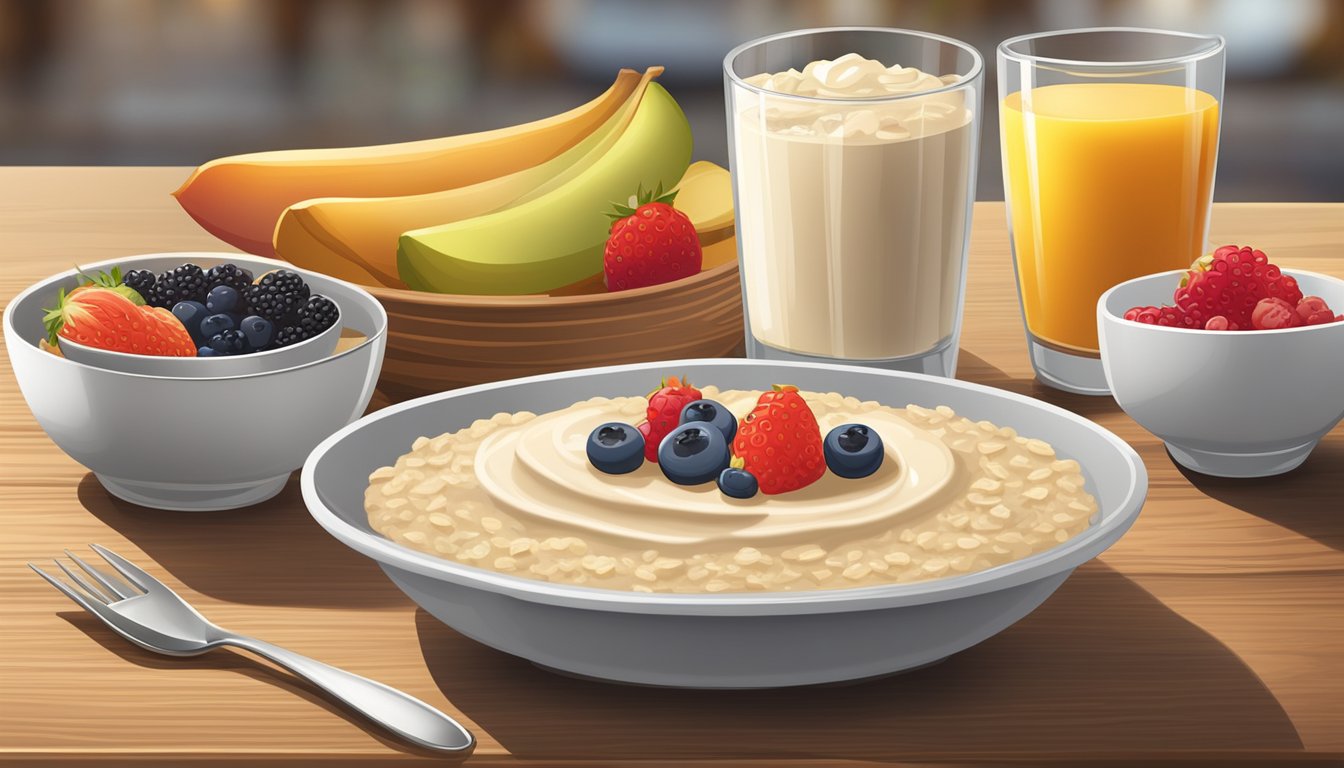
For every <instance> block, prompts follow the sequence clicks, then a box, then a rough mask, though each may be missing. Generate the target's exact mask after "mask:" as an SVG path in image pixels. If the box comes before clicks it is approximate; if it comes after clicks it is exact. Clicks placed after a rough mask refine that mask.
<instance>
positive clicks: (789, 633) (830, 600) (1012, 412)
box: [303, 360, 1147, 688]
mask: <svg viewBox="0 0 1344 768" xmlns="http://www.w3.org/2000/svg"><path fill="white" fill-rule="evenodd" d="M674 372H675V373H677V374H681V375H683V376H684V377H685V378H686V379H689V380H690V381H694V382H696V383H697V384H700V385H701V392H702V394H703V396H704V397H705V398H706V399H712V400H715V401H717V402H719V403H722V404H723V406H725V407H726V408H727V410H729V411H731V412H732V414H733V416H734V417H735V418H737V419H739V420H740V422H739V423H746V421H745V418H746V414H747V413H748V412H750V411H751V410H752V408H753V405H754V404H755V403H756V402H757V400H758V398H759V397H760V393H761V390H769V389H770V384H772V383H778V382H788V383H789V384H792V385H795V386H796V387H797V388H798V390H799V391H798V393H797V394H798V396H799V397H800V398H801V399H802V401H803V402H805V404H806V407H807V408H808V410H809V411H810V412H811V413H812V415H813V416H814V417H815V420H816V423H817V425H818V426H819V428H820V430H821V432H822V433H823V434H824V433H825V432H826V431H827V430H828V429H831V428H833V427H836V426H838V425H841V424H845V423H854V422H859V423H863V424H865V425H867V426H868V427H869V428H871V429H872V430H873V431H874V432H875V433H876V434H878V435H880V436H881V440H882V445H883V447H884V450H885V458H884V460H883V461H882V463H881V466H880V467H879V468H878V469H877V470H876V471H874V472H872V473H871V474H869V475H867V476H865V477H860V478H856V479H850V478H845V477H839V476H836V475H834V474H832V473H829V472H828V473H825V474H823V475H822V476H821V477H820V478H819V479H817V480H816V481H815V482H813V483H811V484H809V485H807V486H806V487H804V488H801V489H799V490H796V491H792V492H789V493H778V494H758V495H755V496H752V497H751V498H746V499H738V498H730V497H728V496H726V495H725V494H724V493H722V492H720V491H719V489H718V488H717V487H716V486H715V484H714V483H712V482H711V483H707V484H700V485H680V484H677V483H673V482H669V479H668V477H669V476H665V475H666V474H667V473H666V471H665V470H664V469H662V468H661V467H660V466H658V465H656V464H652V463H651V462H645V463H644V464H643V465H642V466H639V467H638V468H636V469H634V470H633V471H630V472H628V473H624V474H616V475H613V474H606V473H605V472H602V471H598V470H597V469H596V468H595V467H594V466H592V465H591V464H590V463H589V462H588V461H587V459H586V458H585V453H584V443H585V440H586V439H587V438H588V437H589V434H590V432H592V430H593V429H594V427H596V426H598V425H600V424H604V423H610V422H626V423H629V424H631V425H638V424H639V422H640V421H641V420H642V419H643V416H644V411H645V409H646V408H647V406H648V400H647V399H646V396H645V395H644V394H642V393H648V392H649V391H650V389H654V388H656V385H657V383H658V381H659V380H660V378H661V377H663V376H665V375H666V374H669V373H674ZM650 382H652V383H653V386H651V385H650ZM1146 489H1147V479H1146V472H1145V471H1144V467H1143V464H1142V462H1141V461H1140V460H1139V458H1138V456H1137V455H1136V454H1135V453H1134V451H1133V450H1132V449H1131V448H1130V447H1129V446H1128V445H1126V444H1125V443H1124V442H1123V441H1121V440H1119V439H1118V438H1117V437H1115V436H1114V435H1112V434H1111V433H1109V432H1107V431H1106V430H1104V429H1102V428H1100V427H1098V426H1096V425H1095V424H1092V423H1091V422H1089V421H1087V420H1085V419H1082V418H1080V417H1078V416H1076V415H1074V414H1072V413H1069V412H1067V411H1063V410H1062V409H1058V408H1055V407H1053V406H1050V405H1048V404H1045V403H1041V402H1039V401H1036V400H1033V399H1031V398H1027V397H1023V396H1020V395H1015V394H1012V393H1008V392H1003V391H1000V390H996V389H991V388H988V387H982V386H978V385H974V384H968V383H964V382H958V381H952V380H946V379H942V378H936V377H929V376H923V375H918V374H906V373H897V372H888V371H880V370H873V369H867V368H857V367H849V366H836V365H816V364H794V363H772V362H765V361H754V360H689V361H676V362H667V363H646V364H637V365H627V366H617V367H612V368H600V369H592V370H588V371H577V372H569V373H560V374H550V375H546V376H540V377H533V378H528V379H519V380H515V381H510V382H501V383H497V384H489V385H483V386H479V387H471V388H467V389H462V390H456V391H454V392H450V393H444V394H440V395H433V396H430V397H426V398H421V399H419V400H415V401H411V402H408V403H404V404H401V405H398V406H394V407H392V408H388V409H384V410H383V411H380V412H378V413H376V414H373V415H371V416H369V417H366V418H365V419H362V420H361V421H359V422H356V423H355V424H353V425H351V426H350V427H347V428H346V429H343V430H341V431H340V432H337V433H336V434H335V435H333V436H332V437H331V438H329V439H328V440H327V441H325V442H324V443H323V444H322V445H320V446H319V447H318V448H317V449H316V450H315V451H314V453H313V454H312V456H310V457H309V460H308V462H307V463H306V464H305V467H304V472H303V492H304V498H305V501H306V503H307V504H308V507H309V509H310V511H311V512H312V514H313V516H314V518H315V519H316V520H317V521H318V523H319V524H321V525H322V526H323V527H324V528H325V529H326V530H327V531H329V532H330V533H331V534H332V535H334V536H335V537H336V538H337V539H339V540H340V541H342V542H343V543H345V544H346V545H348V546H350V547H352V548H353V549H355V550H357V551H359V552H361V553H363V554H365V555H366V556H369V557H372V558H373V559H375V560H376V561H377V562H378V563H379V564H380V566H381V567H382V568H383V570H384V571H385V572H386V573H387V574H388V576H389V577H390V578H391V579H392V580H393V581H394V582H395V583H396V584H397V585H398V586H399V587H400V588H401V589H402V590H403V591H405V592H406V593H407V594H408V595H409V596H410V597H411V598H412V599H413V600H415V601H416V602H417V603H418V604H419V605H421V606H422V607H423V608H425V610H426V611H428V612H429V613H430V614H432V615H434V616H435V617H437V618H438V619H439V620H441V621H444V622H445V623H447V624H449V625H450V626H452V627H454V628H455V629H457V630H458V631H461V632H462V633H463V634H466V635H468V636H469V637H472V638H474V639H476V640H478V641H480V642H483V643H486V644H487V645H491V646H493V647H495V648H498V649H500V650H504V651H506V652H508V653H512V654H515V655H518V656H522V657H524V658H527V659H529V660H531V661H533V662H534V663H536V664H538V665H541V666H543V667H548V668H552V669H558V670H562V671H565V672H568V673H572V674H579V675H585V676H590V677H596V678H602V679H608V680H616V681H622V682H632V683H641V684H652V685H669V686H685V687H710V688H713V687H722V688H750V687H776V686H787V685H802V684H811V683H824V682H834V681H839V680H851V679H859V678H865V677H872V676H876V675H882V674H888V673H892V672H897V671H900V670H903V669H910V668H914V667H918V666H923V665H926V664H930V663H933V662H935V661H938V660H940V659H942V658H945V657H946V656H948V655H950V654H952V653H955V652H957V651H960V650H963V649H965V648H967V647H970V646H971V645H974V644H976V643H978V642H980V641H982V640H984V639H986V638H988V637H990V636H992V635H994V634H995V633H997V632H999V631H1001V630H1003V629H1004V628H1006V627H1008V626H1010V625H1011V624H1012V623H1013V622H1015V621H1017V620H1018V619H1020V618H1022V617H1023V616H1025V615H1026V614H1028V613H1029V612H1031V611H1032V610H1033V609H1034V608H1035V607H1036V606H1038V605H1039V604H1040V603H1041V602H1042V601H1044V600H1045V599H1046V598H1048V597H1049V595H1050V594H1051V593H1052V592H1053V591H1054V590H1055V589H1056V588H1057V587H1058V586H1059V585H1060V584H1061V583H1062V582H1063V581H1064V580H1065V579H1066V578H1067V577H1068V576H1069V574H1070V573H1072V571H1073V569H1074V568H1076V567H1077V566H1078V565H1080V564H1081V563H1083V562H1086V561H1087V560H1089V559H1091V558H1093V557H1095V556H1096V555H1097V554H1099V553H1100V552H1102V551H1103V550H1105V549H1106V548H1107V547H1108V546H1110V545H1111V544H1112V543H1114V542H1115V541H1116V540H1117V539H1118V538H1119V537H1120V536H1121V535H1122V534H1123V533H1124V532H1125V530H1127V529H1128V527H1129V526H1130V525H1131V524H1132V522H1133V520H1134V518H1135V517H1136V516H1137V514H1138V511H1139V508H1140V507H1141V505H1142V502H1143V498H1144V495H1145V493H1146ZM782 638H784V639H787V642H783V641H781V639H782Z"/></svg>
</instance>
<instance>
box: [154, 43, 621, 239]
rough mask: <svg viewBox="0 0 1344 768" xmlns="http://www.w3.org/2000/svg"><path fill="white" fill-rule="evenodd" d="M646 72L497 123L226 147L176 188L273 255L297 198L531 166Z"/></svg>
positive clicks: (362, 193)
mask: <svg viewBox="0 0 1344 768" xmlns="http://www.w3.org/2000/svg"><path fill="white" fill-rule="evenodd" d="M639 81H640V75H639V74H638V73H637V72H634V71H633V70H627V69H623V70H621V71H620V73H619V74H618V75H617V76H616V81H615V82H613V83H612V85H611V87H610V88H608V89H607V91H606V92H605V93H603V94H602V95H601V96H599V97H597V98H596V99H594V100H592V101H590V102H588V103H587V104H584V105H582V106H579V107H576V108H574V109H572V110H570V111H568V112H565V113H563V114H559V115H555V116H553V117H549V118H546V119H543V120H537V121H535V122H532V123H526V124H524V125H516V126H510V127H507V128H499V129H496V130H492V131H483V132H480V133H472V134H465V135H461V136H450V137H446V138H438V139H425V140H422V141H411V142H405V143H400V144H384V145H379V146H372V147H353V148H344V149H299V150H289V151H279V152H258V153H254V154H247V155H236V156H233V157H224V158H220V159H218V160H212V161H210V162H208V163H206V164H205V165H202V166H201V167H200V168H197V169H196V171H195V172H194V173H192V174H191V176H190V178H188V179H187V180H186V182H185V183H183V185H182V186H181V188H179V189H178V190H177V191H176V192H174V193H173V194H174V195H175V196H176V197H177V200H178V202H179V203H180V204H181V205H182V208H183V209H184V210H186V212H187V213H188V214H190V215H191V217H192V218H193V219H195V220H196V221H197V222H198V223H199V224H200V225H201V226H202V227H203V228H204V229H205V230H206V231H208V232H210V233H211V234H213V235H215V236H216V237H218V238H220V239H221V240H223V241H225V242H227V243H229V244H230V245H233V246H235V247H237V248H240V249H242V250H244V251H246V252H249V253H257V254H261V255H265V256H271V255H274V251H273V250H272V237H273V235H274V234H275V227H276V222H277V221H278V220H279V218H280V214H281V213H283V212H284V210H285V209H286V208H288V207H289V206H291V205H294V204H295V203H298V202H302V201H304V200H310V199H312V198H316V197H332V196H341V197H385V196H392V195H418V194H425V193H428V192H436V191H441V190H445V189H453V188H456V187H463V186H467V185H471V184H478V183H480V182H482V181H485V180H487V179H492V178H495V177H498V176H502V175H506V174H510V173H514V172H517V171H521V170H523V169H525V168H531V167H533V166H535V165H539V164H541V163H544V162H546V161H548V160H550V159H551V158H553V157H556V156H557V155H559V154H561V153H563V152H564V151H565V150H567V149H569V148H570V147H572V146H574V145H575V144H577V143H579V142H580V141H582V140H583V139H584V138H585V137H587V136H589V135H590V134H592V133H593V131H594V130H596V129H597V128H598V127H599V126H601V125H602V124H603V123H605V122H606V121H607V120H608V119H610V118H611V116H612V115H614V114H616V113H617V112H618V111H619V110H620V108H621V106H622V105H623V104H624V103H625V102H626V100H627V99H628V98H629V97H630V95H631V94H632V93H633V92H634V90H635V87H636V85H637V84H638V82H639Z"/></svg>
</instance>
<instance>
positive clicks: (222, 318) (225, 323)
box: [201, 312, 238, 339]
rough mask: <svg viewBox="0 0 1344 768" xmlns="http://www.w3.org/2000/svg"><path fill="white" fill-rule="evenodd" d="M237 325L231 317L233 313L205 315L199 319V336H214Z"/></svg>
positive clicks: (206, 337)
mask: <svg viewBox="0 0 1344 768" xmlns="http://www.w3.org/2000/svg"><path fill="white" fill-rule="evenodd" d="M237 327H238V321H236V320H234V319H233V315H226V314H224V313H223V312H220V313H217V314H213V315H206V316H205V319H203V320H201V337H202V338H205V339H210V338H214V337H215V336H218V335H219V334H221V333H223V332H225V331H232V330H233V329H235V328H237Z"/></svg>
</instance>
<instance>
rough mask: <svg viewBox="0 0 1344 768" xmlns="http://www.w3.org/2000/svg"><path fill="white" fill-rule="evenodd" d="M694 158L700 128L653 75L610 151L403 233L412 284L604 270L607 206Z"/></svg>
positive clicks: (499, 290)
mask: <svg viewBox="0 0 1344 768" xmlns="http://www.w3.org/2000/svg"><path fill="white" fill-rule="evenodd" d="M690 157H691V127H690V124H689V123H687V121H686V116H685V115H684V114H682V111H681V108H680V107H678V106H677V103H676V101H674V100H673V99H672V96H671V95H669V94H668V92H667V91H666V90H665V89H664V88H663V87H662V86H661V85H659V84H658V83H650V84H649V85H648V87H647V89H646V91H645V93H644V96H643V98H642V99H641V100H640V102H639V106H638V108H637V109H636V110H635V115H634V118H633V119H632V120H631V122H630V126H629V127H628V128H627V129H626V130H625V132H624V133H622V134H621V137H620V139H619V140H618V141H617V142H616V143H615V145H614V146H612V147H611V150H610V151H609V152H606V153H605V154H604V155H603V156H602V157H601V159H599V160H598V161H597V162H595V163H594V164H593V165H592V166H590V167H588V168H586V169H585V170H584V171H583V172H582V173H581V174H579V175H578V176H577V177H576V178H574V179H572V180H570V181H569V182H568V183H566V184H564V185H563V186H560V187H558V188H556V189H553V190H551V191H549V192H547V193H545V194H543V195H541V196H540V197H536V198H533V199H531V200H528V201H527V202H524V203H521V204H519V205H515V206H512V207H509V208H505V209H503V210H500V211H496V212H494V213H489V214H486V215H484V216H478V217H476V218H473V219H467V220H465V221H459V222H455V223H452V224H446V225H442V226H437V227H430V228H427V229H418V230H412V231H410V232H407V233H405V234H403V235H402V236H401V239H400V242H399V245H398V251H397V268H398V274H399V275H400V277H401V279H402V281H403V282H405V283H406V284H407V286H409V287H410V288H413V289H416V290H423V291H437V292H441V293H465V294H496V295H515V294H528V293H545V292H547V291H549V290H551V289H553V288H557V287H560V286H563V285H568V284H569V283H573V282H577V281H578V280H581V279H582V278H584V277H587V276H589V275H592V274H595V273H597V272H599V271H600V270H601V269H602V250H603V246H604V244H605V242H606V237H607V233H608V230H609V227H610V222H609V221H608V219H607V218H606V216H605V215H604V211H605V210H607V209H609V208H610V205H611V201H613V200H625V199H627V198H628V197H629V195H630V194H631V193H632V192H633V191H634V190H635V189H636V188H637V187H639V186H641V185H642V186H644V187H646V188H653V187H656V186H659V185H661V186H662V187H663V188H664V189H668V188H670V187H671V186H672V185H673V184H675V183H676V182H677V181H678V180H680V179H681V177H682V174H683V173H685V171H686V168H687V166H688V165H689V164H690Z"/></svg>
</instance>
